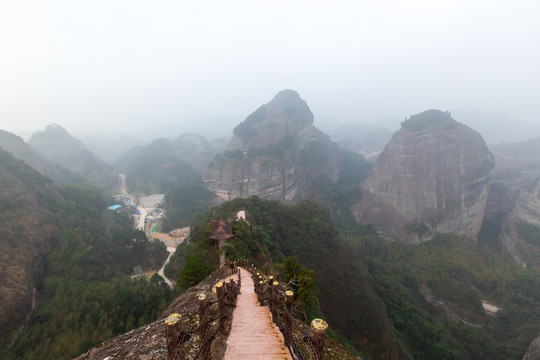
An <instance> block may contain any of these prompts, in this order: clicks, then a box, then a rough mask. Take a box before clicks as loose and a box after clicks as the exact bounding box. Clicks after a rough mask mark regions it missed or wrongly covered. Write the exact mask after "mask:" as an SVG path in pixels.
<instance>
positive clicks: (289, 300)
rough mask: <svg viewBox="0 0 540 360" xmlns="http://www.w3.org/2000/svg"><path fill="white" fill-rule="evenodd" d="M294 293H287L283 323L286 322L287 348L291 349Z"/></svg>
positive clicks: (289, 291) (288, 291)
mask: <svg viewBox="0 0 540 360" xmlns="http://www.w3.org/2000/svg"><path fill="white" fill-rule="evenodd" d="M293 300H294V293H293V292H292V291H291V290H287V291H285V314H284V316H283V319H284V320H283V321H284V322H285V336H284V337H285V346H287V347H290V346H291V344H292V305H293Z"/></svg>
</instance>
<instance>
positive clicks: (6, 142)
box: [0, 130, 83, 184]
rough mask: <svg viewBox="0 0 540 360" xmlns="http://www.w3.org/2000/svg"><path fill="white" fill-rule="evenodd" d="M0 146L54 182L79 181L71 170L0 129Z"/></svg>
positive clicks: (17, 137)
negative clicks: (51, 160) (54, 162)
mask: <svg viewBox="0 0 540 360" xmlns="http://www.w3.org/2000/svg"><path fill="white" fill-rule="evenodd" d="M0 148H2V149H4V150H6V151H9V152H11V153H12V154H13V155H14V156H15V157H16V158H18V159H21V160H23V161H24V162H26V163H27V164H28V165H30V166H31V167H32V168H34V169H35V170H37V171H39V172H40V173H41V174H42V175H46V176H48V177H49V178H51V180H53V181H54V182H55V183H56V184H67V183H80V182H82V181H83V179H82V178H80V177H79V176H77V175H76V174H74V173H72V172H71V171H69V170H67V169H65V168H63V167H61V166H59V165H56V164H53V163H52V162H50V161H49V160H47V159H45V158H44V157H43V156H41V155H40V154H38V153H37V152H36V151H35V150H34V149H33V148H32V147H31V146H30V145H28V144H27V143H26V142H24V140H23V139H22V138H21V137H19V136H17V135H15V134H12V133H10V132H7V131H4V130H0Z"/></svg>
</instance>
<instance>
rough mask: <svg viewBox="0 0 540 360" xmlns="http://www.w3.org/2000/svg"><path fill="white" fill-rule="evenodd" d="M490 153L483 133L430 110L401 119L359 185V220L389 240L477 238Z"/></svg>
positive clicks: (485, 190) (357, 214)
mask: <svg viewBox="0 0 540 360" xmlns="http://www.w3.org/2000/svg"><path fill="white" fill-rule="evenodd" d="M493 166H494V160H493V156H492V155H491V153H490V152H489V150H488V149H487V147H486V144H485V142H484V140H483V139H482V136H481V135H480V134H478V133H477V132H476V131H474V130H472V129H470V128H469V127H467V126H466V125H464V124H462V123H459V122H457V121H455V120H454V119H452V118H451V117H450V114H449V113H444V112H441V111H438V110H428V111H425V112H423V113H421V114H418V115H415V116H412V117H411V118H410V119H408V120H406V121H404V122H403V123H402V127H401V129H400V130H399V131H398V132H396V133H395V134H394V136H393V137H392V139H391V140H390V142H389V143H388V144H387V145H386V147H385V149H384V151H383V152H382V154H381V155H380V156H379V157H378V159H377V161H376V163H375V167H374V169H373V170H372V172H371V173H370V175H369V176H368V177H367V179H366V180H365V181H364V182H363V183H362V184H361V190H362V195H363V200H362V202H361V203H360V204H357V205H355V206H354V207H353V212H354V214H355V216H356V218H357V220H359V221H361V222H364V223H371V224H372V225H374V226H375V228H376V229H377V230H378V231H379V232H380V233H381V234H382V235H383V236H386V237H389V238H392V239H400V240H407V241H418V240H425V239H429V238H431V236H432V235H433V234H434V233H435V232H440V233H447V232H455V233H458V234H463V235H466V236H469V237H471V238H473V239H476V237H477V235H478V232H479V231H480V226H481V224H482V219H483V215H484V209H485V205H486V200H487V193H488V189H489V179H490V174H491V171H492V169H493Z"/></svg>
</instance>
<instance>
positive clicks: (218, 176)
mask: <svg viewBox="0 0 540 360" xmlns="http://www.w3.org/2000/svg"><path fill="white" fill-rule="evenodd" d="M338 157H339V156H338V148H337V145H336V144H334V143H332V142H331V141H330V138H329V137H328V136H327V135H325V134H324V133H323V132H321V131H320V130H318V129H317V128H315V127H314V126H313V114H312V113H311V110H310V109H309V107H308V106H307V104H306V102H305V101H304V100H302V99H301V98H300V96H299V95H298V94H297V93H296V92H295V91H293V90H284V91H281V92H280V93H278V94H277V95H276V96H275V97H274V98H273V99H272V101H270V102H269V103H268V104H266V105H263V106H261V107H260V108H259V109H257V110H256V111H255V112H254V113H252V114H251V115H249V116H248V117H247V118H246V120H245V121H244V122H242V123H240V124H239V125H238V126H237V127H236V128H235V129H234V135H233V137H232V138H231V141H230V143H229V145H228V146H227V148H226V150H225V151H224V152H223V153H222V154H219V155H218V156H216V158H215V159H214V160H213V161H212V162H211V163H210V165H209V167H208V169H207V170H206V172H205V174H204V178H203V180H204V182H205V184H206V186H207V188H208V189H209V190H211V191H213V192H214V193H216V194H217V195H218V196H219V197H220V198H222V199H223V200H231V199H234V198H237V197H248V196H251V195H256V196H259V197H261V198H263V199H271V200H280V201H282V202H284V203H294V202H297V201H299V200H302V199H306V198H309V197H310V184H311V182H312V181H313V180H314V179H316V178H318V177H320V176H326V177H328V178H330V179H331V180H332V181H337V179H338V176H339V159H338Z"/></svg>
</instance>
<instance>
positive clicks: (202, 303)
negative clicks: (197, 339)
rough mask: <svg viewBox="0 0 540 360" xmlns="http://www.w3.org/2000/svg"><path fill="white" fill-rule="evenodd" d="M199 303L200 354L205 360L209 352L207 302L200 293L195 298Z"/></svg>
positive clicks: (204, 296)
mask: <svg viewBox="0 0 540 360" xmlns="http://www.w3.org/2000/svg"><path fill="white" fill-rule="evenodd" d="M197 300H198V302H199V324H200V327H201V347H202V349H201V354H202V355H203V359H205V360H206V359H207V358H208V357H207V354H208V353H209V351H208V350H210V341H208V340H209V339H208V331H209V330H210V321H209V319H208V300H207V299H206V295H205V294H204V293H200V294H199V296H198V297H197Z"/></svg>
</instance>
